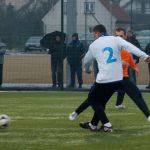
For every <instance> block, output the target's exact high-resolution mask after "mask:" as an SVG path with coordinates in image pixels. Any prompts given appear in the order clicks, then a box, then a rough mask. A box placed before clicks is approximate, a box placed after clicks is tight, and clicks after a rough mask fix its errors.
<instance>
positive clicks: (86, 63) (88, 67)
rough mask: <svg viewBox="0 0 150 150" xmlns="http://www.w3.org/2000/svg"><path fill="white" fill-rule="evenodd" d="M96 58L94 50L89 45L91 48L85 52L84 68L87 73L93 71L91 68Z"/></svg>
mask: <svg viewBox="0 0 150 150" xmlns="http://www.w3.org/2000/svg"><path fill="white" fill-rule="evenodd" d="M93 60H94V57H93V54H92V51H91V47H89V50H88V52H87V53H86V54H85V56H84V61H83V63H84V70H85V72H86V73H91V71H92V69H91V65H92V62H93Z"/></svg>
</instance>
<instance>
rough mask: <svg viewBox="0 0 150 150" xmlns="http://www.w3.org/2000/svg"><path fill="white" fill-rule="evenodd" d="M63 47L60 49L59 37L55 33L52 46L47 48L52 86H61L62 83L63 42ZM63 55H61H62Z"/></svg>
mask: <svg viewBox="0 0 150 150" xmlns="http://www.w3.org/2000/svg"><path fill="white" fill-rule="evenodd" d="M63 46H64V48H63V51H61V49H62V42H61V37H60V36H58V35H56V36H55V37H54V41H53V44H52V47H50V49H49V54H50V55H51V71H52V83H53V85H52V87H53V88H55V87H57V86H58V87H61V86H63V85H62V82H63V81H62V80H63V79H62V76H63V75H62V73H63V72H62V67H61V66H62V65H61V64H62V63H63V62H62V61H63V60H62V57H63V59H64V58H65V55H66V53H65V44H63ZM62 55H63V56H62Z"/></svg>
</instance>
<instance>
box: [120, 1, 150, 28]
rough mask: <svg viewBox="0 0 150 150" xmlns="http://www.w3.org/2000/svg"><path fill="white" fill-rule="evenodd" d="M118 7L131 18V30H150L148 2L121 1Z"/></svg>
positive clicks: (149, 5)
mask: <svg viewBox="0 0 150 150" xmlns="http://www.w3.org/2000/svg"><path fill="white" fill-rule="evenodd" d="M120 6H121V7H122V8H123V9H124V10H125V11H126V12H127V13H128V14H129V15H130V16H131V18H132V25H133V27H132V28H133V30H146V29H147V30H150V19H149V18H150V0H121V2H120Z"/></svg>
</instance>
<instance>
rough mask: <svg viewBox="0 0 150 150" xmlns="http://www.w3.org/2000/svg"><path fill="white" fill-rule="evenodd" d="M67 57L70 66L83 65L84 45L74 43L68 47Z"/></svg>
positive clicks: (77, 42) (77, 41)
mask: <svg viewBox="0 0 150 150" xmlns="http://www.w3.org/2000/svg"><path fill="white" fill-rule="evenodd" d="M66 56H67V60H68V63H69V64H70V65H82V58H83V56H84V47H83V44H82V43H81V42H80V41H79V40H76V41H72V42H71V43H70V44H69V45H68V46H67V51H66Z"/></svg>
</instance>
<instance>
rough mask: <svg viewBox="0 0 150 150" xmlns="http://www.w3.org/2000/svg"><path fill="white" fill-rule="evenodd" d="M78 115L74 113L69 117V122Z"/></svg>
mask: <svg viewBox="0 0 150 150" xmlns="http://www.w3.org/2000/svg"><path fill="white" fill-rule="evenodd" d="M77 116H78V114H77V113H76V112H75V111H74V112H73V113H71V114H70V115H69V120H71V121H73V120H75V119H76V118H77Z"/></svg>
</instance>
